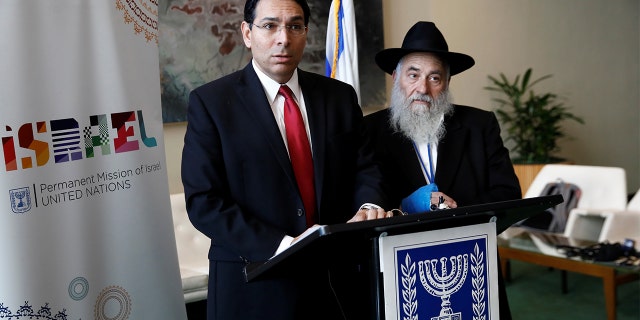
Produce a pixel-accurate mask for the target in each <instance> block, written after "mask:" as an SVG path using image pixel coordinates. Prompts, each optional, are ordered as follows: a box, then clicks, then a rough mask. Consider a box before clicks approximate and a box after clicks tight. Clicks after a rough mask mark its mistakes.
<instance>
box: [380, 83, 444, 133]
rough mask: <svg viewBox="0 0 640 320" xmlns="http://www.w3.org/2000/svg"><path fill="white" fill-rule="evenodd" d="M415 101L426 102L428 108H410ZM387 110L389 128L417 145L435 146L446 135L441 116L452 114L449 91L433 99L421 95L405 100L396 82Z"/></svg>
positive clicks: (419, 106)
mask: <svg viewBox="0 0 640 320" xmlns="http://www.w3.org/2000/svg"><path fill="white" fill-rule="evenodd" d="M415 100H423V101H427V102H429V104H430V106H426V105H417V106H411V102H413V101H415ZM389 108H390V109H391V110H390V111H391V126H392V127H393V128H394V129H395V130H396V132H401V133H402V134H404V135H405V136H406V137H407V138H409V139H411V140H412V141H414V142H415V143H417V144H421V143H432V144H437V143H438V142H439V141H440V139H442V137H444V134H445V133H446V128H445V127H444V124H443V122H442V119H443V116H444V115H447V114H450V113H453V105H452V104H451V101H450V98H449V90H444V91H442V92H441V93H440V95H439V96H438V97H436V98H435V99H432V98H431V97H430V96H428V95H423V94H414V95H412V96H411V97H407V98H405V97H404V94H403V92H402V90H400V87H399V86H398V83H397V82H396V83H394V85H393V90H392V92H391V103H390V106H389Z"/></svg>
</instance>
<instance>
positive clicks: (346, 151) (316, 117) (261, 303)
mask: <svg viewBox="0 0 640 320" xmlns="http://www.w3.org/2000/svg"><path fill="white" fill-rule="evenodd" d="M298 81H299V84H300V87H301V89H302V93H303V97H304V101H305V105H306V109H307V116H308V121H309V127H310V135H311V141H312V149H313V150H312V152H313V163H314V174H315V189H316V203H317V208H316V214H317V217H318V219H319V221H318V223H319V224H335V223H344V222H346V221H347V220H348V219H350V218H351V217H352V216H353V214H354V213H355V212H356V211H357V209H358V207H359V206H360V205H361V204H363V203H365V202H373V203H383V202H384V199H383V189H382V186H381V179H382V178H381V173H380V171H379V168H378V167H377V166H376V165H375V162H374V160H373V150H372V149H371V148H368V145H367V144H366V137H365V136H364V135H362V132H361V130H360V128H361V123H362V111H361V110H360V107H359V105H358V100H357V95H356V93H355V91H354V90H353V88H352V87H351V86H349V85H347V84H345V83H343V82H340V81H337V80H334V79H330V78H327V77H324V76H321V75H317V74H312V73H308V72H304V71H302V70H298ZM187 120H188V125H187V131H186V135H185V139H184V149H183V156H182V181H183V185H184V191H185V197H186V204H187V211H188V214H189V218H190V220H191V221H192V223H193V225H194V226H195V227H196V228H197V229H198V230H200V231H201V232H203V233H204V234H205V235H207V236H208V237H210V238H211V249H210V252H209V259H210V261H211V263H210V269H211V270H210V275H209V277H210V279H209V280H210V281H209V298H208V300H209V301H208V304H209V306H210V308H209V311H208V312H209V313H216V315H217V316H220V318H221V319H229V318H236V319H252V318H253V317H256V318H259V319H269V318H273V319H287V318H289V317H291V318H301V317H302V315H301V314H290V313H289V312H290V311H291V310H294V309H296V310H294V311H293V312H297V311H303V312H306V313H307V314H305V317H307V318H308V316H309V315H308V313H309V312H311V313H313V312H314V311H313V310H310V309H308V308H307V309H306V310H305V308H301V307H299V305H300V303H304V302H311V301H313V302H314V303H315V302H317V301H318V300H313V299H309V297H308V296H307V297H305V296H304V295H303V293H302V291H298V290H299V289H300V288H297V287H299V286H300V283H305V284H309V285H307V287H308V288H314V289H313V290H319V291H316V293H317V292H323V289H320V288H319V286H324V285H325V283H320V284H312V283H313V280H316V279H315V278H316V276H317V273H315V274H314V273H311V275H310V276H309V275H307V276H304V277H301V278H300V279H299V280H298V281H297V282H296V281H289V280H290V279H283V280H282V281H265V282H259V283H258V284H249V285H247V284H245V283H244V278H243V275H242V267H243V266H244V264H245V262H249V261H264V260H267V259H268V258H270V257H271V256H272V255H273V253H274V252H275V251H276V249H277V248H278V246H279V244H280V242H281V241H282V239H283V237H284V236H285V235H290V236H297V235H299V234H300V233H302V232H303V231H304V230H305V229H306V221H305V214H304V207H303V203H302V199H301V197H300V194H299V192H298V189H297V184H296V180H295V177H294V173H293V169H292V167H291V162H290V160H289V156H288V153H287V149H286V147H285V142H284V141H283V138H282V136H281V134H280V131H279V129H278V125H277V123H276V120H275V118H274V115H273V112H272V110H271V108H270V105H269V102H268V101H267V98H266V95H265V93H264V90H263V87H262V85H261V83H260V81H259V79H258V76H257V74H256V72H255V70H254V69H253V66H252V64H251V63H250V64H249V65H247V66H246V67H245V68H244V69H243V70H240V71H237V72H234V73H232V74H230V75H227V76H224V77H222V78H220V79H217V80H214V81H212V82H210V83H207V84H205V85H203V86H201V87H199V88H196V89H195V90H193V91H192V92H191V94H190V98H189V107H188V113H187ZM227 262H228V263H227ZM229 263H231V264H229ZM310 267H312V266H301V268H300V269H301V271H304V270H306V269H308V268H310ZM320 273H322V272H321V271H320ZM321 275H322V274H321ZM292 277H293V275H292ZM324 277H326V271H325V272H324ZM325 280H326V279H325ZM319 282H323V281H319ZM323 288H327V290H329V289H330V288H329V287H328V286H324V287H323ZM232 292H233V293H232ZM327 292H328V291H327ZM231 293H232V294H231ZM226 296H229V297H226ZM241 298H242V299H241ZM239 301H243V303H244V304H243V305H239V304H238V303H239ZM247 303H252V304H251V305H249V304H247ZM232 305H234V306H233V307H232ZM294 306H295V307H294ZM309 307H310V306H309ZM214 308H215V310H211V309H214ZM286 308H288V309H291V310H285V309H286ZM319 308H320V309H322V307H321V305H314V306H313V308H312V309H319ZM297 309H300V310H297ZM324 310H325V309H322V310H317V311H320V312H319V313H318V314H322V313H323V312H322V311H324ZM256 314H258V315H256ZM267 314H269V315H270V316H266V315H267ZM329 316H330V315H329ZM208 319H217V318H214V315H210V316H209V317H208Z"/></svg>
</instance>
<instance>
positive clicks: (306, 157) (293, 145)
mask: <svg viewBox="0 0 640 320" xmlns="http://www.w3.org/2000/svg"><path fill="white" fill-rule="evenodd" d="M278 93H280V94H281V95H282V96H284V126H285V129H286V131H287V145H288V146H289V158H291V165H292V166H293V172H294V174H295V176H296V182H297V183H298V189H299V190H300V195H301V196H302V202H303V203H304V209H305V211H306V216H307V226H308V227H310V226H312V225H314V224H315V208H316V196H315V194H316V191H315V187H314V184H313V180H314V179H313V159H312V158H311V147H310V146H309V138H308V137H307V130H306V129H305V126H304V121H303V120H302V114H301V113H300V108H298V104H297V103H296V101H295V100H294V99H293V94H292V92H291V89H290V88H289V87H287V86H286V85H283V86H280V90H279V91H278Z"/></svg>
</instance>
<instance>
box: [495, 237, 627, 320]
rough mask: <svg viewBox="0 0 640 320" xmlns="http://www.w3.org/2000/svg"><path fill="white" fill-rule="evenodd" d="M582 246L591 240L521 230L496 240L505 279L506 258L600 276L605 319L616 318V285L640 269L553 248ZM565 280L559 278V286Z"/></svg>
mask: <svg viewBox="0 0 640 320" xmlns="http://www.w3.org/2000/svg"><path fill="white" fill-rule="evenodd" d="M559 244H560V245H572V246H586V245H588V244H593V242H588V241H581V240H576V239H567V238H564V237H562V236H559V235H555V234H548V233H544V232H540V233H538V232H529V231H526V230H522V231H521V232H520V233H519V234H517V235H515V236H512V237H510V238H509V239H507V240H505V239H499V241H498V255H499V257H500V266H501V267H502V272H503V276H504V278H505V280H507V281H508V280H510V272H509V260H520V261H524V262H527V263H533V264H538V265H541V266H546V267H550V268H554V269H558V270H563V271H569V272H575V273H581V274H585V275H589V276H594V277H599V278H602V285H603V289H604V297H605V305H606V308H607V319H609V320H615V319H616V287H617V286H618V285H620V284H623V283H627V282H630V281H633V280H636V279H638V278H639V273H640V268H637V267H622V266H617V265H615V264H614V263H605V262H603V263H598V262H592V261H584V260H580V259H578V258H566V257H564V256H563V255H562V254H561V253H558V252H557V251H556V250H555V245H559ZM564 288H566V283H564V279H563V289H564Z"/></svg>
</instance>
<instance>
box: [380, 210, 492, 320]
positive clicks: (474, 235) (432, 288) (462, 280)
mask: <svg viewBox="0 0 640 320" xmlns="http://www.w3.org/2000/svg"><path fill="white" fill-rule="evenodd" d="M379 239H380V240H379V241H380V246H379V248H380V257H381V265H380V270H381V271H382V273H383V285H384V301H385V303H384V304H385V306H384V308H385V312H384V314H385V319H387V320H391V319H393V320H420V319H427V320H460V319H474V320H475V319H478V320H490V319H498V309H499V305H498V303H499V301H498V272H497V247H496V225H495V223H494V222H489V223H483V224H476V225H471V226H463V227H456V228H450V229H439V230H432V231H424V232H417V233H408V234H401V235H394V236H381V237H380V238H379Z"/></svg>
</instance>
